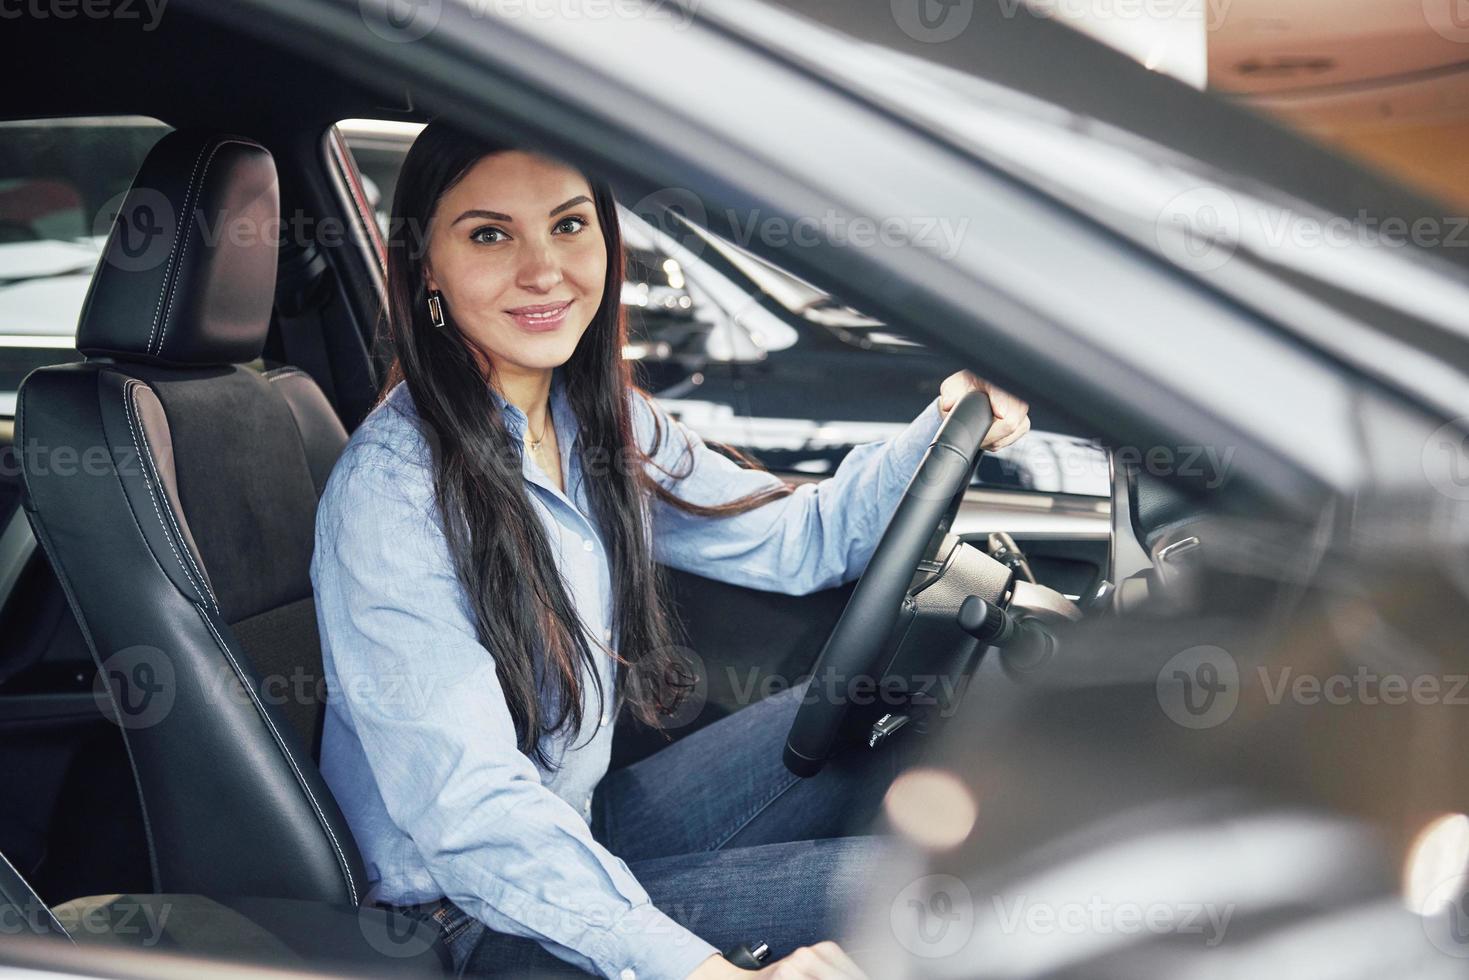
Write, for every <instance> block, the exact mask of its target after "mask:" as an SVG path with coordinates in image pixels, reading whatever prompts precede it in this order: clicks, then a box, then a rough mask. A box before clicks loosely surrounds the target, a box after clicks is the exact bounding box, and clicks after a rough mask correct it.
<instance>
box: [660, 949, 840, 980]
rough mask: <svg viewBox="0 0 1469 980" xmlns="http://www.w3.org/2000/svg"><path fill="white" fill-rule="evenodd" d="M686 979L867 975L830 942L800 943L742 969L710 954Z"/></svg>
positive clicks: (805, 979) (804, 979) (835, 979)
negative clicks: (768, 960) (771, 960)
mask: <svg viewBox="0 0 1469 980" xmlns="http://www.w3.org/2000/svg"><path fill="white" fill-rule="evenodd" d="M688 980H867V974H865V973H863V972H862V969H861V967H859V966H858V965H857V964H856V963H853V962H852V958H851V957H850V956H848V955H847V954H846V952H845V951H843V949H842V948H841V947H840V946H838V945H837V944H836V943H834V942H830V941H828V942H823V943H817V944H815V945H814V946H802V947H800V948H798V949H797V950H796V951H795V952H793V953H791V954H790V955H789V956H786V957H785V958H783V959H779V960H776V961H775V962H774V963H771V964H770V965H769V966H766V967H762V968H761V969H759V970H743V969H741V968H740V967H737V966H735V965H734V964H733V963H731V962H729V961H728V960H726V959H725V958H724V957H722V956H711V957H709V958H708V959H707V960H705V961H704V962H703V963H701V964H699V967H698V969H696V970H694V972H693V973H690V974H689V977H688Z"/></svg>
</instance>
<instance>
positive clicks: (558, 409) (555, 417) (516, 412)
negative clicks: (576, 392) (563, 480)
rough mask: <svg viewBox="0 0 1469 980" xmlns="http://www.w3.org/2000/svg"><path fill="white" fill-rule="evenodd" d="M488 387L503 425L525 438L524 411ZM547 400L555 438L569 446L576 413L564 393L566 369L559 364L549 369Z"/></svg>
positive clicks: (494, 388)
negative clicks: (502, 419) (498, 408)
mask: <svg viewBox="0 0 1469 980" xmlns="http://www.w3.org/2000/svg"><path fill="white" fill-rule="evenodd" d="M489 388H490V397H491V398H493V399H494V400H495V404H496V405H498V406H500V414H501V417H502V418H504V420H505V427H506V428H507V429H509V430H510V431H511V432H512V433H513V434H514V435H515V437H516V438H517V439H523V438H525V422H526V418H525V412H523V411H521V410H520V407H519V406H518V405H515V404H514V403H513V402H510V401H507V400H506V398H505V396H504V395H502V394H500V391H499V389H497V388H496V387H495V386H494V385H489ZM549 402H550V408H551V422H552V424H554V425H555V426H556V436H557V439H558V441H559V440H565V443H564V445H566V446H570V445H571V444H572V443H573V442H575V441H576V437H577V434H578V427H577V423H576V413H575V412H573V411H572V409H571V400H570V399H569V398H568V397H567V395H566V369H565V367H564V366H562V365H559V364H558V365H557V366H556V367H555V368H553V369H552V370H551V391H550V397H549Z"/></svg>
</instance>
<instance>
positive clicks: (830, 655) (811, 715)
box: [784, 391, 995, 777]
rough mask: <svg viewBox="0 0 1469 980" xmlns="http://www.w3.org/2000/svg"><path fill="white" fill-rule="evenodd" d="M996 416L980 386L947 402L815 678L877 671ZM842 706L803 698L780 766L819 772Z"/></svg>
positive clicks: (948, 524)
mask: <svg viewBox="0 0 1469 980" xmlns="http://www.w3.org/2000/svg"><path fill="white" fill-rule="evenodd" d="M994 421H995V417H994V412H993V410H992V409H991V408H990V401H989V395H988V394H986V393H985V392H982V391H971V392H969V393H967V394H966V395H965V396H964V397H963V398H961V399H960V400H959V402H958V404H956V405H955V406H954V407H953V408H951V409H950V410H949V414H948V416H947V417H946V418H945V419H944V423H943V425H941V426H940V427H939V431H938V434H937V435H935V436H934V439H933V442H932V443H930V444H929V447H928V451H927V452H926V453H925V454H924V456H923V460H922V461H921V462H920V463H919V464H918V469H917V470H916V471H915V472H914V474H913V478H912V479H911V480H909V481H908V487H907V489H906V490H904V491H903V499H902V500H901V501H900V502H899V503H898V509H897V510H896V511H894V512H893V517H892V520H890V521H889V522H888V526H887V529H886V530H884V531H883V534H882V538H881V539H880V540H879V541H878V544H877V549H876V550H875V551H874V552H873V553H872V558H871V560H869V561H868V563H867V568H866V569H865V570H864V571H863V573H862V577H861V578H860V579H858V580H857V586H856V588H855V589H853V590H852V596H851V598H850V599H848V600H847V607H846V608H845V609H844V610H842V615H841V618H840V619H838V620H837V624H836V626H835V627H834V628H833V629H832V631H831V633H830V635H828V636H827V638H826V643H825V645H823V646H822V648H821V653H820V654H819V655H818V656H817V658H816V663H815V664H814V665H813V666H812V671H811V673H812V677H813V679H814V678H816V677H817V676H819V675H821V674H822V673H823V671H826V672H833V671H834V672H836V674H837V676H839V677H848V678H852V677H861V676H871V675H873V674H874V673H875V671H876V668H877V659H878V657H879V656H880V655H881V654H882V653H883V652H884V647H885V644H886V641H887V637H888V634H889V632H890V631H891V630H892V627H893V623H894V622H895V621H896V620H897V618H898V613H899V611H900V610H901V608H902V602H903V599H904V598H905V597H906V596H907V594H908V589H909V587H910V585H911V583H912V580H913V575H914V573H915V572H916V571H917V569H918V565H919V563H920V562H921V561H923V559H924V557H925V556H926V555H927V554H928V553H929V550H930V548H931V547H932V546H933V544H934V542H935V541H936V540H937V539H941V538H942V537H943V536H944V535H945V534H947V533H948V530H949V528H950V527H951V526H952V525H953V521H954V515H955V514H957V513H958V510H959V505H960V503H962V502H963V499H964V491H965V490H966V489H968V487H969V483H970V481H971V480H972V479H973V476H974V470H975V467H977V466H978V465H979V460H980V458H981V457H982V456H983V455H984V451H983V449H982V448H981V447H982V446H983V445H984V439H985V436H986V435H988V434H989V431H990V428H991V427H992V426H993V425H994ZM873 679H874V680H878V678H875V677H874V678H873ZM846 714H847V702H846V700H845V699H843V698H815V699H812V698H809V697H808V698H804V699H803V700H802V702H801V706H800V707H799V708H798V709H797V711H796V717H795V718H794V720H792V722H791V730H790V734H788V735H787V736H786V746H785V752H784V759H785V765H786V768H787V769H789V770H790V771H791V772H793V773H795V774H796V775H797V776H803V777H809V776H814V775H816V774H817V773H818V772H820V771H821V768H822V766H823V765H825V763H826V760H827V758H828V757H830V755H831V751H832V748H833V746H834V745H835V743H836V740H837V736H838V734H839V733H840V731H841V727H842V723H843V721H844V720H845V718H846Z"/></svg>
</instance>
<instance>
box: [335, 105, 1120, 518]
mask: <svg viewBox="0 0 1469 980" xmlns="http://www.w3.org/2000/svg"><path fill="white" fill-rule="evenodd" d="M421 129H422V125H421V124H417V123H401V122H385V121H378V120H368V119H349V120H343V121H342V122H340V123H338V124H337V130H338V132H339V133H340V134H341V136H342V138H343V140H344V141H345V143H346V144H347V147H348V149H349V150H350V151H351V153H352V156H353V159H354V161H355V162H356V164H357V167H358V170H359V172H360V173H361V176H362V178H363V188H364V190H365V191H366V194H367V197H368V201H369V203H370V204H371V206H372V207H373V210H374V212H375V216H376V218H377V221H378V224H379V226H380V227H381V228H382V229H384V233H385V234H386V229H387V227H388V216H389V213H390V208H391V202H392V193H393V190H394V189H395V188H396V185H397V175H398V170H399V168H400V167H401V165H402V161H403V157H404V156H405V155H406V154H407V152H408V147H409V146H410V145H411V144H412V142H413V139H414V138H415V137H416V136H417V134H418V132H419V130H421ZM655 196H656V195H655ZM642 203H646V202H640V205H639V206H636V207H635V208H633V209H629V208H626V207H624V208H622V209H621V211H620V214H619V218H620V221H621V225H622V233H623V241H624V245H625V249H626V252H627V261H628V268H627V277H626V281H625V282H624V285H623V290H622V303H623V307H624V309H625V311H626V314H627V323H628V335H629V343H628V345H627V347H626V349H625V350H624V355H625V356H626V357H628V358H629V359H632V360H635V361H636V362H637V371H636V376H637V378H638V380H639V383H640V384H642V385H643V387H645V388H646V389H648V390H649V391H650V392H652V393H653V394H654V395H655V396H657V398H658V399H659V401H660V402H661V403H662V404H663V405H664V407H665V408H667V409H668V410H669V411H670V412H671V413H672V414H674V415H675V416H677V417H678V418H680V419H681V420H682V421H683V422H684V423H685V424H687V425H689V426H690V427H692V428H693V429H694V430H695V431H697V432H698V433H699V435H700V436H702V437H703V438H705V439H706V440H711V441H717V442H721V443H724V444H726V445H729V446H732V447H734V448H736V449H738V450H740V451H741V452H744V453H747V454H749V455H752V456H754V457H755V458H756V459H758V460H759V461H760V462H761V463H763V464H765V465H766V466H768V467H770V468H771V469H774V470H779V471H783V472H788V473H797V474H810V475H812V476H821V475H825V474H828V473H831V472H832V471H834V470H835V469H836V467H837V465H838V464H840V462H841V461H842V458H843V457H845V456H846V454H847V452H848V451H849V450H851V448H852V447H853V446H856V445H859V444H861V443H864V442H870V441H874V440H878V439H885V438H887V437H889V436H891V435H894V434H896V433H897V432H899V431H900V430H901V429H902V428H903V427H904V426H905V425H907V423H908V422H910V421H911V420H912V419H913V418H914V417H915V416H916V415H917V414H918V413H919V412H920V411H922V409H923V408H924V406H925V405H927V404H928V403H929V402H930V401H931V400H932V399H933V398H934V396H935V395H937V394H938V391H939V385H940V383H941V382H942V381H943V379H944V378H946V377H948V376H949V375H950V374H952V373H953V372H954V371H956V370H958V368H959V365H958V364H957V363H955V362H953V361H951V360H950V359H948V358H946V357H944V356H941V355H939V354H938V353H937V352H935V351H932V350H930V349H928V348H927V347H925V346H924V345H923V344H921V343H919V342H917V341H915V340H913V339H912V338H910V337H906V336H903V335H902V334H901V333H900V332H898V331H895V330H892V329H890V328H888V327H887V326H886V325H885V324H883V323H882V322H880V321H878V320H876V319H873V318H871V317H868V316H866V315H864V314H863V313H861V312H860V311H858V310H855V309H852V308H851V307H849V306H847V305H845V304H843V303H842V302H840V301H839V300H837V299H835V298H833V297H832V296H830V295H828V294H827V293H825V292H824V291H822V290H821V289H819V288H818V287H816V286H814V285H812V284H810V283H808V282H805V281H804V280H802V279H800V278H799V277H796V276H794V275H791V274H790V273H789V272H786V271H785V270H784V269H781V268H780V267H778V266H776V265H774V264H772V263H771V262H769V261H768V260H766V259H764V258H761V257H759V256H756V255H754V254H753V253H751V252H749V251H748V250H746V249H743V248H741V247H740V246H738V245H736V244H734V243H733V242H730V241H728V240H726V239H723V238H720V237H719V236H717V235H714V234H713V233H711V232H709V231H708V230H707V229H704V228H702V227H699V226H698V225H694V224H689V223H683V224H681V225H679V226H678V227H673V226H671V225H670V220H673V221H678V220H679V219H669V218H667V217H666V216H654V215H652V214H650V213H649V212H650V209H649V208H646V207H643V206H641V204H642ZM664 214H665V215H666V214H668V212H665V213H664ZM975 483H976V485H978V486H984V487H991V488H996V489H1007V490H1033V491H1038V492H1047V493H1077V494H1085V495H1089V496H1099V497H1107V496H1110V494H1111V477H1110V469H1109V464H1108V459H1107V455H1106V453H1105V452H1104V451H1103V450H1102V449H1101V448H1099V447H1098V446H1097V445H1095V444H1093V443H1092V442H1091V441H1089V440H1085V439H1079V438H1076V437H1073V436H1068V435H1062V434H1059V433H1051V432H1041V431H1032V432H1031V433H1030V435H1029V436H1027V437H1026V438H1025V439H1023V440H1021V442H1020V443H1018V444H1016V445H1015V446H1011V447H1008V448H1006V449H1004V450H1000V451H999V452H996V453H989V454H986V456H985V458H984V460H983V461H982V462H981V464H980V470H979V472H978V473H977V474H976V478H975Z"/></svg>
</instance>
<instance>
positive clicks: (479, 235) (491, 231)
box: [469, 225, 510, 245]
mask: <svg viewBox="0 0 1469 980" xmlns="http://www.w3.org/2000/svg"><path fill="white" fill-rule="evenodd" d="M491 235H499V236H500V237H499V238H491V237H489V236H491ZM469 240H470V241H472V242H478V243H479V244H481V245H498V244H499V243H500V242H504V241H509V240H510V236H509V235H507V234H505V232H504V231H503V230H501V229H499V228H496V227H495V226H494V225H485V226H484V227H483V228H476V229H475V230H474V231H472V232H470V233H469Z"/></svg>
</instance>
